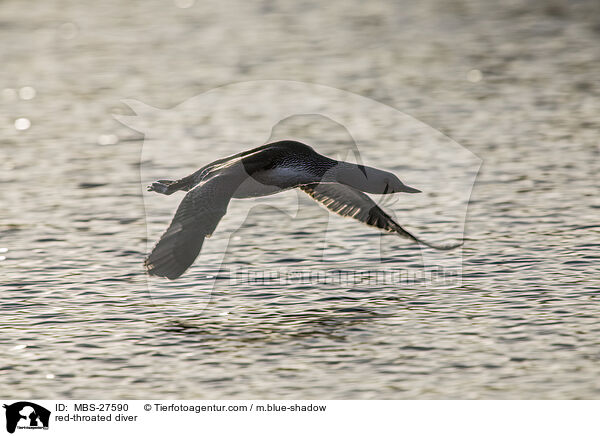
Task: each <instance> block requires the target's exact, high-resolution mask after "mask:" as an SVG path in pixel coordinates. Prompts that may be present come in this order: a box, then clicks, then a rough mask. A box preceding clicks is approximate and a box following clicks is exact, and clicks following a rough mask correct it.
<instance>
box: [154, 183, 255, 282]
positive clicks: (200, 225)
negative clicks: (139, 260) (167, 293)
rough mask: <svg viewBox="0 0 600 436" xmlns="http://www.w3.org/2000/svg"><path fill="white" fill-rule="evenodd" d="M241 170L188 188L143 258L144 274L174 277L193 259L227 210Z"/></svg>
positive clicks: (180, 273)
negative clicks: (163, 230) (164, 229)
mask: <svg viewBox="0 0 600 436" xmlns="http://www.w3.org/2000/svg"><path fill="white" fill-rule="evenodd" d="M243 177H244V175H243V174H241V175H240V174H232V173H231V172H230V173H225V174H219V175H217V176H214V177H212V178H210V179H208V180H206V181H203V182H202V183H200V184H198V185H196V187H194V188H193V189H192V190H190V191H189V192H188V193H187V194H186V195H185V197H184V198H183V200H182V201H181V203H180V204H179V207H178V209H177V212H176V213H175V216H174V217H173V220H172V221H171V224H170V225H169V227H168V228H167V230H166V231H165V233H163V235H162V236H161V238H160V240H159V241H158V243H157V244H156V245H155V246H154V248H153V249H152V252H151V253H150V255H149V256H148V258H147V259H146V261H145V262H144V265H145V267H146V270H147V271H148V274H150V275H154V276H160V277H166V278H168V279H171V280H173V279H176V278H177V277H179V276H180V275H182V274H183V273H184V272H185V270H187V269H188V268H189V266H190V265H191V264H192V263H193V262H194V260H195V259H196V257H198V254H199V253H200V249H201V248H202V244H203V242H204V239H205V238H206V237H209V236H210V235H211V234H212V233H213V232H214V230H215V229H216V227H217V225H218V224H219V221H220V220H221V218H222V217H223V216H224V215H225V213H226V212H227V206H228V204H229V201H230V200H231V196H232V195H233V193H234V192H235V190H236V189H237V187H238V186H239V184H240V183H241V182H242V181H243Z"/></svg>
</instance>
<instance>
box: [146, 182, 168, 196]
mask: <svg viewBox="0 0 600 436" xmlns="http://www.w3.org/2000/svg"><path fill="white" fill-rule="evenodd" d="M173 183H175V182H174V181H173V180H159V181H157V182H154V183H152V184H151V185H148V186H147V189H148V191H151V192H158V193H159V194H165V195H171V194H172V193H173V192H175V190H174V189H173V188H172V187H171V185H172V184H173Z"/></svg>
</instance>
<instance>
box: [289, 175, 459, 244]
mask: <svg viewBox="0 0 600 436" xmlns="http://www.w3.org/2000/svg"><path fill="white" fill-rule="evenodd" d="M299 188H300V189H302V190H303V191H304V192H306V193H307V194H308V195H310V196H311V197H312V198H314V199H315V200H316V201H318V202H319V203H321V204H323V205H324V206H325V207H327V209H329V210H330V211H332V212H335V213H337V214H338V215H341V216H347V217H351V218H354V219H356V220H358V221H360V222H363V223H365V224H367V225H369V226H373V227H377V228H379V229H381V230H385V231H386V232H391V233H397V234H398V235H400V236H403V237H405V238H408V239H412V240H413V241H415V242H418V243H419V244H423V245H426V246H427V247H431V248H435V249H437V250H451V249H453V248H456V247H458V246H460V245H462V243H458V244H452V245H434V244H430V243H428V242H425V241H423V240H421V239H419V238H417V237H416V236H414V235H413V234H411V233H409V232H407V231H406V230H404V229H403V228H402V227H401V226H400V224H398V223H397V222H395V221H394V220H393V219H392V217H390V216H389V215H388V214H387V213H385V212H384V211H383V210H382V209H381V208H380V207H379V206H377V204H376V203H375V202H374V201H373V200H372V199H371V197H369V196H368V195H366V194H365V193H363V192H361V191H359V190H357V189H354V188H351V187H349V186H347V185H342V184H340V183H312V184H309V185H302V186H300V187H299Z"/></svg>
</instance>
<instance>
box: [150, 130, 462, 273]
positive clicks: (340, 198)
mask: <svg viewBox="0 0 600 436" xmlns="http://www.w3.org/2000/svg"><path fill="white" fill-rule="evenodd" d="M293 188H299V189H301V190H302V191H304V192H306V193H307V194H308V195H310V196H311V197H312V198H313V199H315V200H316V201H318V202H319V203H321V204H322V205H324V206H325V207H326V208H328V209H329V210H330V211H332V212H335V213H337V214H339V215H341V216H347V217H352V218H354V219H356V220H358V221H361V222H363V223H365V224H367V225H370V226H374V227H377V228H379V229H381V230H384V231H386V232H390V233H396V234H398V235H399V236H402V237H405V238H408V239H411V240H413V241H415V242H417V243H419V244H423V245H425V246H428V247H431V248H435V249H438V250H449V249H452V248H456V247H458V246H459V245H461V244H462V243H458V244H454V245H445V246H440V245H433V244H430V243H428V242H425V241H423V240H421V239H419V238H417V237H416V236H414V235H412V234H411V233H409V232H407V231H406V230H405V229H403V228H402V227H401V226H400V225H399V224H398V223H396V222H395V221H394V220H393V219H392V218H391V217H390V216H389V215H388V214H387V213H385V212H384V211H383V210H382V209H381V208H380V207H379V206H377V204H376V203H375V202H374V201H373V200H372V199H371V198H370V197H369V196H368V195H366V194H365V193H369V194H392V193H395V192H407V193H418V192H421V191H419V190H418V189H415V188H411V187H410V186H407V185H405V184H404V183H402V182H401V181H400V179H398V177H396V176H395V175H394V174H392V173H389V172H387V171H383V170H379V169H376V168H372V167H368V166H365V165H358V164H354V163H350V162H343V161H337V160H334V159H330V158H328V157H326V156H323V155H321V154H319V153H317V152H316V151H315V150H314V149H313V148H312V147H310V146H308V145H306V144H303V143H301V142H297V141H290V140H286V141H278V142H273V143H270V144H265V145H263V146H261V147H257V148H254V149H252V150H248V151H244V152H242V153H239V154H236V155H233V156H229V157H226V158H223V159H219V160H216V161H214V162H212V163H210V164H208V165H206V166H204V167H202V168H200V169H199V170H198V171H196V172H195V173H193V174H190V175H189V176H187V177H184V178H182V179H179V180H159V181H157V182H154V183H152V184H151V185H150V186H148V191H154V192H158V193H161V194H165V195H171V194H172V193H174V192H176V191H180V190H181V191H187V194H186V195H185V196H184V198H183V200H182V201H181V203H180V204H179V207H178V209H177V212H175V216H174V217H173V220H172V221H171V224H170V225H169V227H168V228H167V230H166V231H165V232H164V233H163V235H162V236H161V238H160V239H159V241H158V242H157V243H156V245H155V246H154V248H153V249H152V252H151V253H150V255H149V256H148V258H147V259H146V261H145V263H144V265H145V267H146V271H147V272H148V274H150V275H154V276H159V277H166V278H168V279H171V280H173V279H176V278H177V277H179V276H181V275H182V274H183V273H184V272H185V271H186V270H187V269H188V268H189V267H190V265H191V264H192V263H193V262H194V260H195V259H196V257H197V256H198V254H199V253H200V249H201V248H202V244H203V242H204V239H205V238H208V237H210V235H212V233H213V232H214V231H215V229H216V227H217V224H218V223H219V221H220V220H221V218H222V217H223V216H224V215H225V213H226V212H227V206H228V205H229V201H230V200H231V199H232V198H251V197H261V196H265V195H271V194H276V193H278V192H281V191H285V190H288V189H293Z"/></svg>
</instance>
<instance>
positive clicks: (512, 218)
mask: <svg viewBox="0 0 600 436" xmlns="http://www.w3.org/2000/svg"><path fill="white" fill-rule="evenodd" d="M183 3H185V2H183ZM196 3H197V4H195V5H193V6H192V7H190V8H181V7H178V6H177V4H176V3H171V2H169V1H145V2H138V3H136V4H133V2H131V3H130V2H119V1H105V2H80V1H58V0H54V1H45V2H37V3H36V4H35V5H32V4H29V3H26V2H22V1H16V0H5V1H2V2H0V36H1V38H0V40H1V44H0V57H1V60H2V61H1V65H2V67H1V68H0V91H1V92H2V94H1V96H0V104H1V106H0V132H1V135H0V170H1V171H0V199H1V203H0V248H7V249H8V251H6V252H4V253H0V255H1V256H3V260H1V261H0V274H1V275H0V316H1V318H0V329H1V331H2V336H1V337H0V381H1V383H0V384H1V385H2V386H3V388H2V391H1V392H0V396H2V397H14V398H99V399H100V398H121V399H125V398H131V399H134V398H135V399H138V398H139V399H141V398H164V397H169V398H181V399H193V398H197V399H229V398H255V397H268V398H277V399H285V398H319V399H342V398H343V399H371V398H377V399H426V398H429V399H442V398H446V399H450V398H456V399H458V398H476V399H500V398H512V399H530V398H544V399H574V398H598V397H599V396H600V339H599V337H600V324H599V322H600V311H599V309H600V305H599V301H598V300H599V294H598V290H599V285H600V281H599V280H598V267H597V265H598V260H599V258H600V256H599V254H598V249H599V248H600V240H599V236H600V224H599V223H600V220H599V218H600V217H599V215H600V202H599V200H598V189H599V188H600V178H599V177H598V170H599V169H600V164H599V154H600V153H599V147H598V130H599V128H600V122H599V120H600V98H599V97H600V83H599V81H598V77H599V73H600V33H599V32H600V30H599V29H600V23H599V22H598V20H597V17H598V16H599V14H598V10H597V8H596V9H595V6H594V3H593V2H591V1H590V2H584V1H580V2H573V3H570V4H569V3H567V2H561V1H555V2H539V3H536V2H528V1H513V2H508V3H505V5H504V6H503V7H499V6H497V5H496V2H492V1H485V0H482V1H458V0H457V1H452V2H442V1H439V2H435V1H431V0H428V1H424V2H399V3H392V2H390V3H389V4H386V3H384V2H369V5H368V6H366V5H363V4H362V2H353V3H349V2H341V1H340V2H335V1H334V2H327V5H325V6H323V5H321V4H320V3H322V2H316V1H315V2H313V1H303V2H289V3H285V2H277V1H264V2H256V3H254V4H253V5H249V4H247V2H238V3H234V2H230V1H219V2H205V1H202V2H199V1H198V2H196ZM503 3H504V2H503ZM179 5H180V6H181V5H182V2H181V1H180V2H179ZM473 70H479V71H480V72H481V73H480V74H481V76H479V74H478V73H477V72H473ZM262 79H286V80H297V81H302V82H311V83H321V84H325V85H329V86H332V87H336V88H339V89H344V90H348V91H351V92H354V93H357V94H360V95H364V96H367V97H370V98H372V99H374V100H377V101H380V102H383V103H386V104H389V105H391V106H393V107H395V108H397V109H398V110H400V111H403V112H405V113H407V114H409V115H411V116H413V117H415V118H416V119H419V120H421V121H423V122H425V123H427V124H429V125H431V126H432V127H434V128H435V129H437V130H439V131H441V132H443V133H444V134H446V135H448V136H450V137H451V138H453V139H454V140H455V141H457V142H458V143H459V144H461V145H462V146H464V147H466V148H467V149H469V150H470V151H471V152H473V153H474V154H476V155H477V156H479V157H480V158H481V159H482V161H483V166H482V168H481V171H480V173H479V175H478V178H477V182H476V184H475V185H474V187H473V192H472V195H471V202H470V204H469V209H468V216H467V226H466V234H465V238H466V242H465V246H464V248H463V249H462V257H463V277H462V284H460V285H456V286H451V285H449V286H446V287H444V288H442V289H438V288H436V289H433V288H431V287H428V286H425V285H422V284H419V283H413V284H410V285H406V286H392V285H385V286H380V287H374V286H353V287H344V286H342V287H340V286H338V287H336V286H333V285H323V286H310V285H298V284H290V285H288V286H256V285H254V286H251V285H248V284H243V283H241V284H237V285H227V284H220V283H219V282H217V285H216V287H215V290H214V292H213V293H212V296H211V298H210V301H209V302H208V305H207V307H206V308H205V310H201V311H197V312H194V311H193V310H190V311H188V312H189V313H187V314H186V315H185V316H172V315H169V314H168V313H166V312H165V311H164V310H163V309H162V308H161V307H158V306H157V305H156V304H154V302H153V300H152V299H151V298H150V295H149V291H148V286H147V279H146V276H145V275H144V272H143V268H142V262H143V258H144V256H145V254H146V251H147V244H151V243H152V242H153V241H152V240H147V233H146V221H147V218H146V214H145V209H144V203H143V200H142V199H143V195H142V187H143V185H144V184H145V183H147V182H149V180H140V167H141V166H142V167H143V165H144V162H142V163H140V157H141V152H142V146H143V144H144V141H143V140H142V139H143V137H142V135H141V134H140V133H139V132H136V131H134V130H131V129H129V128H127V127H125V126H123V125H122V124H120V123H118V122H117V121H116V120H115V119H113V117H112V115H111V114H131V112H130V110H129V109H128V108H127V107H125V106H124V105H123V104H122V103H120V100H121V99H124V98H136V99H139V100H142V101H144V102H146V103H148V104H150V105H153V106H156V107H158V108H161V109H167V108H171V107H174V106H176V105H178V104H180V103H181V102H183V101H185V100H186V99H188V98H190V97H192V96H195V95H198V94H200V93H202V92H204V91H207V90H210V89H211V88H214V87H216V86H220V85H224V84H228V83H233V82H239V81H245V80H262ZM478 79H480V80H478ZM27 86H29V87H32V88H34V90H35V95H34V96H33V95H32V94H33V93H32V92H31V90H29V89H25V90H23V89H22V88H23V87H27ZM19 92H20V95H19ZM31 97H33V98H31ZM267 109H268V105H267V104H266V102H257V104H256V110H257V112H260V111H263V110H267ZM19 118H26V119H27V120H29V121H30V123H31V125H30V127H29V128H27V129H25V130H17V129H16V128H15V120H17V119H19ZM236 122H238V123H247V128H248V130H251V129H252V128H253V124H252V120H251V119H243V118H242V119H239V120H237V121H236ZM198 123H201V120H198ZM26 124H27V123H26V122H25V121H20V122H17V126H19V127H25V126H26ZM298 126H300V127H298ZM311 126H312V127H311ZM242 127H244V125H243V124H242ZM311 128H313V131H312V133H310V134H312V135H314V136H315V137H318V138H321V142H322V145H323V146H324V147H327V146H328V144H329V145H330V144H331V143H334V142H335V141H336V140H337V138H336V137H335V134H334V130H335V129H333V130H331V129H329V128H328V125H327V123H325V124H323V125H320V124H319V122H318V121H315V122H314V124H313V123H310V122H305V123H304V124H302V123H300V124H298V125H296V133H297V134H299V135H300V134H307V135H308V133H306V132H307V131H308V130H309V129H311ZM304 129H306V131H305V130H304ZM291 130H293V126H291V127H289V128H288V130H287V131H286V130H285V129H284V130H283V132H284V133H285V132H289V131H291ZM298 130H299V132H298ZM370 134H371V135H372V141H373V144H374V145H373V146H372V150H371V151H372V152H373V153H374V154H373V156H374V157H373V159H374V160H375V161H377V159H376V156H380V157H381V156H384V157H385V159H384V160H385V161H386V162H384V164H385V165H384V166H385V167H386V168H391V169H395V170H396V172H398V173H399V174H400V175H402V174H405V173H403V172H402V168H404V169H405V170H406V171H409V169H410V168H415V167H419V168H425V170H426V167H427V166H426V162H425V165H424V162H419V161H415V160H412V161H411V160H410V159H409V158H405V155H403V154H399V153H394V152H393V151H394V150H397V149H396V148H393V144H391V143H390V141H389V139H386V136H385V132H383V131H378V130H373V131H372V132H370ZM267 136H268V135H267ZM171 139H172V141H171V142H170V143H169V144H167V145H165V146H167V147H169V148H170V150H171V151H172V154H173V155H176V156H177V159H179V161H180V162H183V163H184V164H183V165H182V167H181V168H179V167H177V166H173V167H171V168H164V170H165V171H167V170H168V173H166V174H163V176H164V177H166V178H168V177H173V178H175V177H180V176H182V175H185V174H186V172H187V170H189V169H191V168H195V167H200V166H202V165H204V164H206V163H207V162H209V161H210V160H212V159H216V158H217V157H221V156H224V155H226V154H227V153H226V152H225V150H222V149H219V147H215V149H214V150H210V151H206V150H204V151H202V152H200V151H198V150H196V151H195V150H194V143H195V142H194V141H195V138H194V134H193V132H192V133H191V134H189V135H187V136H185V137H184V136H181V137H177V136H174V137H172V138H171ZM204 140H206V138H204ZM256 145H259V144H253V143H247V142H246V141H245V140H243V139H240V144H239V150H243V149H246V148H249V147H251V146H256ZM414 147H415V148H418V144H415V145H414ZM367 157H368V156H367ZM150 164H152V163H150ZM184 166H185V168H183V167H184ZM425 174H426V173H425ZM401 177H402V176H401ZM179 198H181V197H175V196H174V197H170V198H168V199H167V198H166V197H165V198H164V201H165V203H161V204H164V207H163V209H162V212H161V213H160V214H158V215H156V216H152V217H150V218H148V224H149V226H150V232H151V233H152V235H156V234H157V232H158V234H160V231H161V230H162V228H164V226H165V225H166V224H167V222H168V220H169V215H170V213H171V212H172V210H173V208H174V207H175V206H176V203H177V201H178V200H179ZM412 198H414V197H411V198H410V199H407V200H406V202H405V203H402V204H401V205H400V204H391V205H390V207H391V208H393V209H395V213H396V216H397V217H398V219H399V220H400V221H401V222H402V223H403V224H406V226H407V228H410V229H411V230H414V231H416V232H418V233H420V234H422V235H424V236H427V237H429V238H430V239H436V238H437V239H443V238H444V237H445V236H448V235H449V234H448V233H446V231H447V229H446V226H445V225H444V222H443V219H440V220H438V221H436V220H435V219H433V218H432V219H431V220H430V223H429V225H428V226H418V227H415V225H414V224H412V226H411V220H412V219H413V218H415V217H418V216H434V215H435V214H436V213H437V212H439V211H444V210H445V209H446V206H445V204H443V202H442V201H441V200H440V198H439V197H436V196H435V195H429V196H426V197H422V198H421V197H420V198H421V200H414V201H415V202H417V203H415V204H418V205H419V209H418V210H415V209H414V208H412V207H411V205H412V204H413V203H411V201H413V200H412ZM423 199H425V200H423ZM156 201H157V202H158V201H162V200H159V199H158V198H157V197H156ZM157 204H158V203H157ZM301 205H302V207H301V213H300V214H299V215H298V216H297V217H295V218H294V219H288V220H287V221H285V225H283V224H282V223H281V222H278V221H277V220H275V221H274V220H273V219H272V217H271V216H270V215H269V214H267V215H264V214H262V215H261V213H257V214H255V215H254V216H253V217H250V218H249V221H248V222H247V226H245V227H244V228H242V229H241V230H240V235H239V236H240V238H239V239H236V240H235V241H233V245H231V246H230V249H229V252H228V256H227V262H229V264H240V263H244V262H245V263H246V264H248V263H259V262H261V261H262V262H264V263H266V264H272V263H274V262H280V263H282V264H286V262H287V263H294V262H297V261H300V262H302V265H303V266H304V267H305V268H308V269H311V268H320V267H322V264H321V263H320V262H322V259H321V257H320V256H319V254H318V250H317V249H316V248H315V244H314V238H315V235H320V234H321V233H323V232H324V231H325V229H326V228H327V219H328V215H327V214H325V213H324V212H323V210H322V209H319V208H318V207H317V206H316V205H314V204H312V203H311V202H310V201H303V202H302V203H301ZM231 209H234V208H233V206H232V208H231ZM440 213H441V212H440ZM413 223H414V221H413ZM331 226H334V227H333V232H334V234H333V238H334V240H335V241H337V245H336V246H335V247H334V248H335V250H333V251H332V253H333V254H332V255H331V256H329V257H328V259H329V260H330V261H331V262H332V263H333V264H337V263H338V262H340V263H342V262H346V261H348V259H349V258H351V259H352V265H353V267H354V268H359V269H360V268H369V267H371V266H372V264H373V262H374V260H373V259H374V258H370V257H369V256H354V257H353V253H354V251H353V249H354V246H355V245H354V244H360V243H362V244H363V245H364V243H365V242H366V243H368V241H370V240H371V239H370V238H374V235H375V234H376V233H377V232H375V231H373V230H370V229H368V228H366V227H360V226H359V225H358V224H355V223H352V222H350V221H348V220H343V219H341V218H340V219H337V220H335V221H330V227H329V229H330V230H331V229H332V227H331ZM257 240H259V241H262V242H261V243H260V244H259V243H257ZM385 240H386V241H391V242H386V243H389V244H391V245H389V247H391V248H389V249H390V250H392V251H394V252H395V253H397V254H398V255H399V256H398V258H396V257H394V259H395V260H394V262H396V260H397V261H398V262H405V263H406V262H411V261H416V260H418V258H419V257H418V256H419V249H418V247H416V246H413V245H411V244H410V243H408V242H406V241H404V240H400V239H393V240H391V239H389V238H386V239H385ZM211 267H212V266H211V265H210V264H209V263H208V262H207V261H206V260H204V261H202V260H199V262H198V263H197V264H196V265H195V266H194V268H192V269H191V270H190V271H189V272H188V275H186V277H187V280H189V281H190V282H192V283H193V282H194V281H196V283H199V284H201V283H202V278H203V277H204V276H205V275H206V272H207V270H209V269H210V268H211ZM175 283H176V282H175ZM176 291H177V292H183V293H185V298H186V299H189V294H191V295H194V294H195V293H197V295H198V299H199V300H201V299H202V298H205V297H206V294H205V293H204V291H203V289H201V286H200V285H198V286H197V287H194V286H193V285H190V286H179V288H176V289H175V290H174V295H175V296H176V294H177V292H176ZM174 298H175V297H174ZM186 299H184V301H187V300H186Z"/></svg>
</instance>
